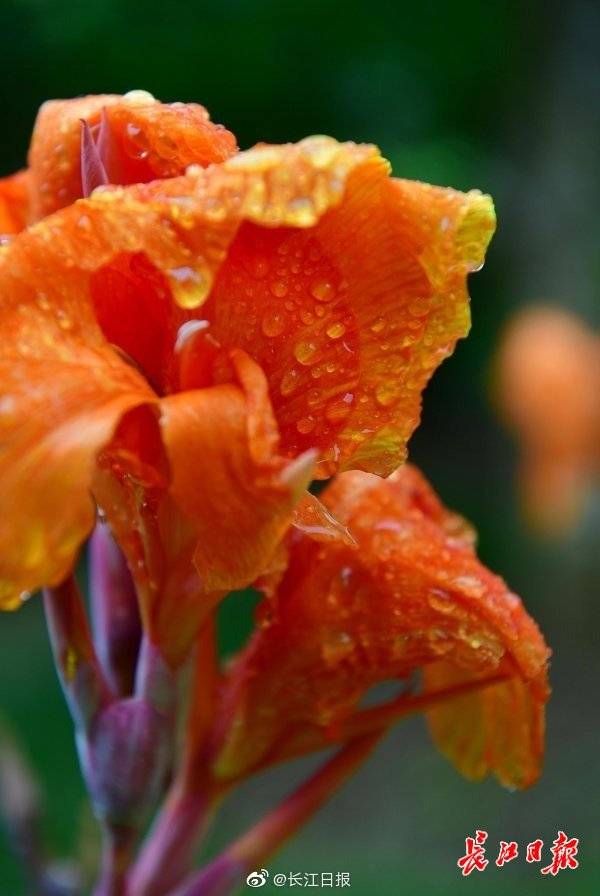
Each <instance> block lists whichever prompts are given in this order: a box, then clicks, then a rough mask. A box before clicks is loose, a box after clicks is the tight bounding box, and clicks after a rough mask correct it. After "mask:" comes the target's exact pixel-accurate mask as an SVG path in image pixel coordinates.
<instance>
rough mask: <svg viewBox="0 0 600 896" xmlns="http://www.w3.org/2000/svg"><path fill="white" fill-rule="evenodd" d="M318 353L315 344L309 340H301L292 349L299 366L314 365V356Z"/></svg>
mask: <svg viewBox="0 0 600 896" xmlns="http://www.w3.org/2000/svg"><path fill="white" fill-rule="evenodd" d="M317 351H318V346H317V344H316V343H315V342H311V341H310V340H303V341H302V342H299V343H298V344H297V345H296V347H295V348H294V357H295V358H296V361H299V362H300V364H305V365H308V364H314V362H315V361H316V355H317Z"/></svg>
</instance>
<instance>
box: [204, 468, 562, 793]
mask: <svg viewBox="0 0 600 896" xmlns="http://www.w3.org/2000/svg"><path fill="white" fill-rule="evenodd" d="M324 498H325V503H326V506H327V507H328V509H329V510H330V511H331V512H332V513H334V514H335V516H336V517H337V518H338V519H340V520H341V521H342V522H343V523H345V524H346V525H348V527H349V529H350V531H351V532H352V534H353V536H354V537H355V538H356V540H357V542H358V549H357V550H352V549H350V548H348V547H346V546H343V545H340V544H339V543H338V544H335V543H327V544H326V543H321V544H319V543H317V542H315V541H314V540H312V539H310V538H308V537H306V536H304V537H302V536H300V535H296V536H295V538H294V539H292V541H291V547H290V560H289V566H288V570H287V573H286V575H285V576H284V577H283V579H282V580H281V582H280V583H279V585H278V587H277V589H276V592H275V594H273V595H271V596H270V598H269V600H268V601H267V602H266V604H265V605H264V607H263V610H262V613H261V614H260V615H259V619H260V624H261V630H260V631H258V632H257V633H256V635H255V636H254V638H253V640H252V641H251V643H250V644H249V646H248V647H247V648H246V650H245V651H243V652H242V654H241V655H240V657H239V658H238V660H237V661H236V663H235V664H234V666H233V668H232V670H231V672H230V675H229V678H228V684H227V686H226V688H225V690H224V694H223V699H222V710H221V722H220V723H219V724H220V725H221V726H222V727H221V734H222V733H223V730H225V731H226V732H228V733H227V735H226V736H225V741H224V746H223V747H222V749H221V752H220V755H219V759H218V763H217V766H218V772H219V773H220V774H222V775H224V776H228V775H232V774H234V775H236V774H239V773H240V771H243V770H244V769H247V768H249V767H252V766H253V765H255V764H256V763H257V762H258V761H264V758H265V756H269V755H273V756H276V752H277V744H278V743H283V741H284V740H286V739H288V740H289V739H290V738H291V737H294V736H296V735H297V736H299V735H300V734H301V732H302V731H303V730H304V729H306V728H307V727H309V728H310V727H311V726H321V727H322V728H324V727H325V728H326V727H327V726H330V725H335V723H336V722H338V721H341V720H342V719H344V718H347V717H348V716H349V714H351V713H352V712H353V710H354V709H355V708H356V707H357V705H358V703H359V701H360V699H361V697H362V696H363V695H364V694H365V693H366V692H367V691H368V689H369V688H370V687H372V686H373V685H375V684H377V683H378V682H381V681H385V680H387V679H397V678H405V677H406V676H408V675H410V674H411V673H412V672H413V671H414V670H416V669H419V668H424V669H425V670H427V669H428V667H429V666H430V665H431V664H437V663H438V661H439V660H441V659H443V661H444V664H445V665H448V666H449V667H451V668H452V669H456V670H458V673H457V674H461V675H468V676H471V677H481V676H487V675H490V674H493V673H495V672H498V671H501V672H502V673H506V674H509V675H511V676H513V677H514V678H516V679H518V680H519V681H522V682H525V683H526V684H525V685H523V687H522V689H521V690H519V689H518V688H517V687H516V686H515V687H514V688H512V690H511V691H510V693H517V694H519V693H522V694H524V695H527V699H526V701H525V705H524V706H523V707H521V709H520V710H519V712H521V713H522V717H523V718H525V717H527V718H528V719H529V729H528V730H529V732H531V729H532V728H534V727H535V725H536V724H537V723H536V722H535V719H534V716H533V715H532V716H529V715H528V713H529V710H528V709H527V707H529V706H531V707H535V708H536V709H535V712H536V713H537V714H538V718H539V716H540V714H541V713H542V709H543V704H544V702H545V699H546V698H547V685H546V680H545V665H546V660H547V657H548V651H547V648H546V646H545V644H544V641H543V638H542V636H541V635H540V633H539V630H538V629H537V627H536V625H535V623H534V622H533V620H532V619H531V618H530V617H529V616H528V615H527V613H526V612H525V610H524V608H523V606H522V604H521V602H520V601H519V599H518V598H517V597H516V596H515V595H513V594H511V593H510V592H509V591H508V590H507V588H506V585H505V584H504V582H503V581H502V580H501V579H499V578H498V577H497V576H494V575H493V574H492V573H491V572H489V571H488V570H487V569H485V567H483V566H482V565H481V564H480V563H479V561H478V560H477V557H476V555H475V553H474V550H473V545H472V533H471V531H470V530H468V529H466V528H465V526H464V523H463V522H462V520H461V519H460V518H459V517H456V516H455V515H454V514H450V513H449V512H448V511H446V510H445V508H444V507H443V506H442V505H441V504H440V502H439V500H438V499H437V498H436V496H435V494H434V493H433V491H432V490H431V489H430V488H429V486H428V485H427V483H426V482H425V480H424V479H423V478H422V477H421V476H420V474H419V473H418V472H417V471H416V470H415V469H414V468H411V467H403V468H401V469H400V470H399V471H397V473H395V474H394V475H393V476H392V477H390V479H388V480H380V479H378V478H377V477H374V476H370V475H369V474H365V473H358V472H357V473H346V474H343V475H341V476H339V477H338V479H337V480H336V481H335V482H334V484H333V485H332V486H331V487H330V488H329V489H328V490H327V491H326V492H325V493H324ZM529 682H531V683H530V684H529ZM498 687H499V686H498ZM474 699H475V698H474ZM450 711H451V709H450V708H449V709H448V712H450ZM497 717H498V713H497V714H496V716H492V715H490V719H491V720H492V721H493V725H496V726H497ZM454 718H455V725H456V726H457V727H459V728H460V730H461V732H464V733H465V737H468V736H469V731H470V728H469V727H468V725H465V726H463V722H462V719H461V716H460V713H459V712H458V711H457V712H456V715H455V717H454ZM485 724H487V723H485ZM490 725H492V722H490ZM486 730H488V729H486ZM494 730H495V729H493V727H492V728H490V729H489V731H488V733H489V736H490V738H492V739H495V738H496V737H497V733H494ZM538 730H539V729H538ZM505 735H506V737H514V738H515V739H516V740H520V739H521V738H522V736H523V730H522V729H521V727H519V726H517V727H516V728H515V729H510V730H509V731H508V732H506V733H505ZM538 746H539V743H538ZM526 749H528V747H527V746H526V745H523V743H521V745H520V746H519V747H515V752H516V753H518V752H519V750H522V751H523V752H524V751H525V750H526ZM530 760H531V761H530V766H529V768H528V769H525V768H522V769H521V772H522V774H521V775H520V776H519V775H518V774H517V773H516V772H515V775H514V778H513V781H512V783H513V784H514V785H515V786H520V785H521V784H522V783H523V781H525V780H526V781H530V779H531V777H532V773H531V768H532V766H533V765H535V764H536V763H539V751H538V753H536V754H535V756H533V755H530ZM490 764H491V766H492V767H493V769H494V771H496V772H497V773H498V774H499V776H500V777H501V778H502V780H507V773H506V767H505V766H503V767H502V769H501V768H499V767H497V766H496V765H495V764H494V762H493V761H491V760H490Z"/></svg>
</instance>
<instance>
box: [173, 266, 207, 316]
mask: <svg viewBox="0 0 600 896" xmlns="http://www.w3.org/2000/svg"><path fill="white" fill-rule="evenodd" d="M168 276H169V280H170V281H171V289H172V291H173V296H174V298H175V301H176V302H177V304H178V305H179V306H180V307H181V308H197V307H198V306H199V305H201V304H202V303H203V302H204V300H205V299H206V297H207V295H208V293H209V292H210V282H209V280H208V278H207V277H205V276H204V275H203V274H201V273H200V272H199V271H197V270H195V269H194V268H190V267H188V266H187V265H183V266H182V267H179V268H171V270H170V271H169V272H168Z"/></svg>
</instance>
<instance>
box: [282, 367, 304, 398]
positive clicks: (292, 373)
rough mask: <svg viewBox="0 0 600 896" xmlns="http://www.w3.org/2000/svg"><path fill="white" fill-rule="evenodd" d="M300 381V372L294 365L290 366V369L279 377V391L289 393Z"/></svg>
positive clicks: (284, 393)
mask: <svg viewBox="0 0 600 896" xmlns="http://www.w3.org/2000/svg"><path fill="white" fill-rule="evenodd" d="M299 382H300V373H299V371H298V370H296V368H295V367H292V369H291V370H288V371H287V373H285V374H284V375H283V377H282V379H281V383H280V385H279V391H280V392H281V394H282V395H284V396H285V395H291V393H292V392H293V391H294V389H297V388H298V385H299Z"/></svg>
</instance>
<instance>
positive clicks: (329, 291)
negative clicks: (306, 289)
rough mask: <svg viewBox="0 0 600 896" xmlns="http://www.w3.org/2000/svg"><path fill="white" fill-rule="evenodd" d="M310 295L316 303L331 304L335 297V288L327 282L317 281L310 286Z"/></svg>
mask: <svg viewBox="0 0 600 896" xmlns="http://www.w3.org/2000/svg"><path fill="white" fill-rule="evenodd" d="M310 293H311V295H312V296H313V298H315V299H316V300H317V302H331V300H332V299H333V298H334V297H335V288H334V286H333V284H332V283H330V282H329V280H317V281H316V283H313V285H312V286H311V289H310Z"/></svg>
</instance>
